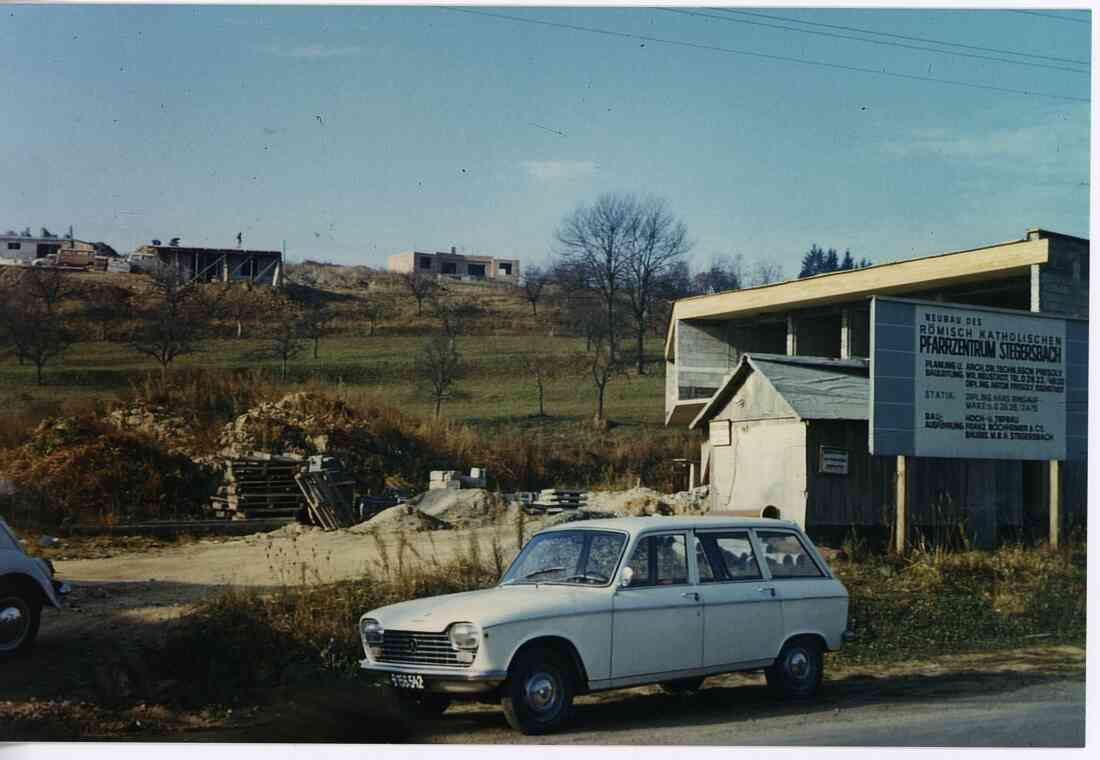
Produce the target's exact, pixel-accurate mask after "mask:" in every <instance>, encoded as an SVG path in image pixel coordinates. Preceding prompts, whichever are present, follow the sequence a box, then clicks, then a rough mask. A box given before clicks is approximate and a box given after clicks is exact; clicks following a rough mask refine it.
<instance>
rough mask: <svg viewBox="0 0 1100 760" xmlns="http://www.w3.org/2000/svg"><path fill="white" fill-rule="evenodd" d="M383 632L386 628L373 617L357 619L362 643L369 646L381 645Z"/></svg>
mask: <svg viewBox="0 0 1100 760" xmlns="http://www.w3.org/2000/svg"><path fill="white" fill-rule="evenodd" d="M385 633H386V629H385V628H383V627H382V624H381V623H379V622H378V621H377V620H375V619H374V618H363V619H362V620H360V621H359V635H360V636H361V637H362V639H363V643H364V644H366V645H367V646H369V647H380V646H382V637H383V636H384V635H385Z"/></svg>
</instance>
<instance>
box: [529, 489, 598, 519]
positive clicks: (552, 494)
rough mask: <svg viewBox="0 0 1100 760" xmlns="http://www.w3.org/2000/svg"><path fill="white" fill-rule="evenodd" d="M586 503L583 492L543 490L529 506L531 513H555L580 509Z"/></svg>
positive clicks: (586, 495)
mask: <svg viewBox="0 0 1100 760" xmlns="http://www.w3.org/2000/svg"><path fill="white" fill-rule="evenodd" d="M587 503H588V493H587V492H585V491H563V490H559V489H557V488H545V489H543V490H542V491H541V492H540V493H539V495H538V498H537V499H536V500H535V501H534V503H533V504H531V507H532V510H533V511H538V512H548V513H555V512H561V511H562V510H565V509H580V508H581V507H583V506H585V505H586V504H587Z"/></svg>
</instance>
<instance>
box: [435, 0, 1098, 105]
mask: <svg viewBox="0 0 1100 760" xmlns="http://www.w3.org/2000/svg"><path fill="white" fill-rule="evenodd" d="M439 10H444V11H452V12H454V13H468V14H470V15H473V16H486V17H488V18H498V19H504V20H505V21H515V22H517V23H521V24H534V25H536V26H548V27H553V28H555V29H569V30H572V31H575V32H587V33H590V34H602V35H604V36H607V37H619V38H622V39H629V40H642V41H643V42H656V43H659V44H662V45H674V46H676V47H686V48H692V49H695V50H710V51H712V52H716V53H727V54H729V55H742V56H748V57H751V58H763V59H766V60H770V61H785V62H787V63H801V64H804V65H807V66H819V67H821V68H826V69H834V70H837V71H855V72H858V73H861V74H877V75H879V76H884V77H891V78H894V79H908V80H912V81H917V82H932V83H934V84H947V85H954V86H956V87H968V88H971V89H975V90H990V91H992V92H1004V93H1009V94H1012V95H1029V96H1033V97H1043V98H1054V99H1055V100H1071V101H1075V102H1079V103H1088V102H1090V101H1089V99H1088V98H1078V97H1075V96H1073V95H1058V94H1055V93H1050V92H1038V91H1035V90H1020V89H1015V88H1012V87H997V86H996V85H990V84H977V83H975V82H964V81H960V80H956V79H941V78H939V77H927V76H919V75H917V74H901V73H897V72H893V71H887V70H886V69H868V68H864V67H861V66H848V65H846V64H842V63H830V62H828V61H813V60H810V59H807V58H795V57H793V56H786V55H774V54H771V53H757V52H753V51H749V50H737V49H735V48H728V47H720V46H718V45H707V44H704V43H701V42H687V41H684V40H670V39H663V38H661V37H650V36H647V35H644V34H633V33H631V32H620V31H616V30H612V29H599V28H597V27H591V26H580V25H579V24H564V23H560V22H556V21H543V20H541V19H533V18H523V17H521V16H510V15H508V14H505V13H492V12H490V11H480V10H474V9H472V8H459V7H456V6H449V5H444V6H439Z"/></svg>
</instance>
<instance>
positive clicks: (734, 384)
mask: <svg viewBox="0 0 1100 760" xmlns="http://www.w3.org/2000/svg"><path fill="white" fill-rule="evenodd" d="M1088 254H1089V241H1088V240H1086V239H1082V238H1077V237H1073V236H1069V235H1062V234H1058V233H1053V232H1048V231H1046V230H1041V229H1031V230H1029V231H1028V233H1027V235H1026V237H1025V238H1024V239H1022V240H1018V241H1013V242H1008V243H1001V244H997V245H991V246H984V247H981V248H975V249H971V250H966V251H958V252H950V253H944V254H939V255H935V256H928V257H925V258H919V259H912V260H908V261H901V262H896V263H889V264H880V265H876V266H871V267H867V268H864V269H856V270H846V271H841V272H833V273H829V274H822V275H817V276H814V277H808V278H804V279H800V280H793V281H787V282H781V283H775V284H770V285H765V286H761V287H756V288H747V289H744V290H738V291H730V292H725V293H718V294H714V295H707V296H699V297H694V298H687V299H683V300H681V301H678V302H677V303H676V304H675V307H674V309H673V315H672V320H671V324H670V326H669V330H668V335H667V340H666V346H665V356H666V359H667V362H668V364H667V369H666V395H665V421H666V424H668V425H685V426H690V427H693V428H697V429H701V430H704V431H707V432H708V433H709V435H708V440H707V442H706V443H704V444H703V448H702V452H701V460H702V461H701V465H700V471H701V474H702V476H703V478H702V481H703V482H707V483H709V484H710V485H711V508H712V509H713V510H719V511H735V512H740V513H745V514H755V515H760V514H762V513H763V512H765V511H767V513H768V514H769V515H772V516H782V517H789V518H791V519H795V520H797V521H799V522H800V523H801V524H803V525H804V526H805V527H806V528H807V529H809V530H811V531H816V532H818V533H819V534H821V533H827V534H835V533H837V532H843V531H844V530H846V529H848V528H850V527H851V526H853V525H856V526H859V525H862V526H878V527H883V526H885V525H886V524H887V523H889V522H890V521H891V519H892V516H893V515H895V514H896V508H897V503H898V491H897V489H896V488H895V485H896V483H897V480H898V467H899V466H901V464H900V463H899V458H896V457H893V456H889V457H884V456H874V455H872V454H871V453H870V450H869V446H868V421H869V418H870V416H871V407H870V380H869V375H870V367H871V365H872V361H873V359H872V356H871V329H872V327H871V321H870V299H871V298H872V296H880V297H881V296H902V297H904V298H906V299H919V300H921V301H927V302H934V303H943V304H945V305H947V304H963V305H968V306H974V307H993V308H995V309H1000V310H1003V309H1008V310H1018V311H1020V312H1032V313H1037V314H1049V315H1059V316H1064V317H1075V318H1080V319H1086V320H1087V317H1088V276H1089V257H1088ZM1084 326H1085V327H1084V332H1087V322H1086V323H1084ZM1078 332H1080V329H1078ZM1085 371H1087V367H1086V369H1085ZM1079 401H1080V402H1081V404H1083V403H1084V400H1083V399H1079ZM1078 411H1080V410H1078ZM842 459H843V463H844V464H843V467H841V465H840V464H839V463H840V461H841V460H842ZM907 459H908V467H909V469H908V472H907V473H903V474H904V475H907V476H908V485H907V486H906V490H905V491H904V492H903V494H902V496H903V501H908V503H909V507H910V509H909V519H910V521H911V522H912V524H914V525H918V526H919V525H922V524H924V525H932V524H936V523H943V522H944V521H946V520H952V519H959V518H960V516H961V517H962V518H963V519H964V520H965V521H966V523H967V525H968V526H969V527H968V530H970V532H971V534H972V537H976V538H978V539H979V540H983V541H990V540H992V538H993V537H995V535H997V534H998V533H999V534H1002V535H1003V534H1005V533H1012V532H1014V531H1027V530H1030V532H1032V533H1035V532H1037V531H1038V532H1042V529H1043V528H1044V526H1045V523H1044V521H1045V520H1046V519H1047V516H1048V508H1049V507H1050V505H1051V499H1052V498H1059V499H1060V503H1061V504H1064V507H1065V508H1064V512H1065V513H1066V514H1068V515H1069V516H1070V519H1073V520H1074V521H1080V520H1082V519H1083V517H1084V510H1085V493H1086V490H1085V486H1086V477H1087V470H1086V465H1085V462H1084V460H1083V459H1081V458H1079V457H1075V458H1074V459H1073V461H1065V462H1061V463H1056V464H1055V463H1051V462H1048V461H1043V460H1040V459H1039V458H1036V460H1035V461H1018V460H1012V461H1008V460H993V459H974V458H969V459H966V458H958V459H940V458H930V457H909V458H907ZM830 467H836V468H838V469H837V470H836V471H833V470H830ZM840 469H843V470H844V472H843V473H841V472H840V471H839V470H840ZM1066 514H1062V513H1061V512H1059V516H1058V518H1057V519H1058V521H1059V523H1058V526H1054V527H1060V526H1061V525H1063V524H1064V522H1065V520H1066Z"/></svg>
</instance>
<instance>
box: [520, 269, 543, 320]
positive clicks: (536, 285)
mask: <svg viewBox="0 0 1100 760" xmlns="http://www.w3.org/2000/svg"><path fill="white" fill-rule="evenodd" d="M548 280H549V278H548V277H547V275H546V273H545V272H544V271H543V270H542V267H539V266H532V267H528V268H527V271H526V272H525V273H524V275H523V295H524V297H525V298H526V299H527V301H528V302H529V303H530V304H531V316H537V315H538V303H539V299H541V298H542V292H543V290H544V289H545V288H546V284H547V282H548Z"/></svg>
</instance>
